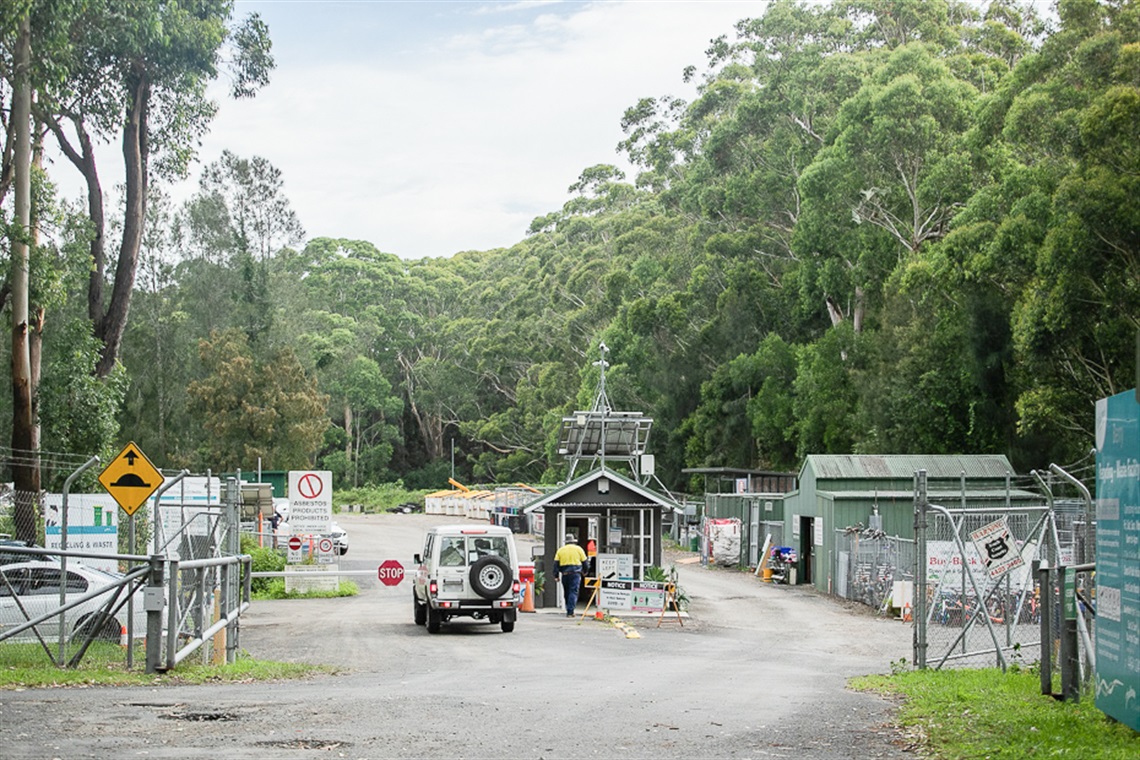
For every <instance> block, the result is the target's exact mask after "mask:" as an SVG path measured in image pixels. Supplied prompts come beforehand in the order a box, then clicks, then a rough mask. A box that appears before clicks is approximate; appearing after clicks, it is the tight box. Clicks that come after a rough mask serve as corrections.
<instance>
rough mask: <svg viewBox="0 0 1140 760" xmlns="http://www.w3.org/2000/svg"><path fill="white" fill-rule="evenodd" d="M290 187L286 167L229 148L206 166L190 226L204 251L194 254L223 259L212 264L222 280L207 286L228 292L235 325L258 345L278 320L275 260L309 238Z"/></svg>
mask: <svg viewBox="0 0 1140 760" xmlns="http://www.w3.org/2000/svg"><path fill="white" fill-rule="evenodd" d="M284 188H285V182H284V179H283V177H282V175H281V171H280V170H279V169H277V167H275V166H273V165H272V164H271V163H270V162H269V161H267V160H266V159H264V158H262V157H260V156H254V157H253V158H251V159H245V158H240V157H238V156H236V155H234V154H233V153H231V152H230V151H228V150H227V151H223V152H222V156H221V158H219V159H218V160H217V161H215V162H213V163H211V164H210V165H208V166H207V167H206V168H205V169H203V171H202V175H201V179H200V182H199V189H198V193H197V194H196V195H195V197H194V198H193V199H191V201H190V204H191V208H190V209H189V211H190V216H189V219H190V222H191V223H190V230H191V232H192V234H193V235H194V238H195V242H196V246H195V248H196V249H197V251H198V253H197V254H196V255H195V256H194V258H195V259H196V260H197V262H198V263H199V264H200V265H202V264H204V265H205V266H206V267H209V263H208V262H209V261H211V260H214V261H217V260H218V259H221V261H220V262H219V263H220V266H218V267H212V268H213V269H214V271H215V276H217V275H221V276H222V278H223V279H222V282H220V283H218V282H207V283H201V285H204V286H205V287H211V286H213V287H214V288H218V289H220V290H221V291H222V292H224V293H226V294H228V296H229V298H230V301H231V303H230V304H229V305H228V306H229V308H228V312H229V314H231V315H232V318H233V320H234V324H235V325H236V326H240V327H241V329H243V330H245V332H246V335H248V336H249V338H250V340H251V341H252V342H254V343H256V342H257V341H258V340H259V339H261V338H262V337H263V336H264V335H265V334H266V332H267V331H268V330H269V329H270V327H271V322H272V319H273V313H274V309H273V305H272V301H271V295H270V270H271V259H272V257H273V256H274V255H275V254H277V253H279V252H280V251H281V250H282V249H283V248H286V247H289V246H294V245H297V244H299V243H300V242H302V240H303V239H304V236H305V230H304V227H303V226H302V225H301V222H300V219H298V217H297V214H296V213H295V212H294V211H293V209H292V207H291V206H290V203H289V199H288V197H286V195H285V192H284ZM195 222H197V224H195ZM203 222H205V224H203ZM203 258H205V261H203ZM211 279H213V278H211ZM219 286H220V287H219Z"/></svg>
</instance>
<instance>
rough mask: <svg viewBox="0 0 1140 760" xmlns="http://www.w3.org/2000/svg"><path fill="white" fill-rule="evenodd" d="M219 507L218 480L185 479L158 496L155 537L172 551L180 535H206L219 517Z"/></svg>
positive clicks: (220, 489) (202, 477) (177, 543)
mask: <svg viewBox="0 0 1140 760" xmlns="http://www.w3.org/2000/svg"><path fill="white" fill-rule="evenodd" d="M152 501H153V499H152ZM221 506H222V481H221V478H216V477H205V476H201V475H194V476H187V477H185V478H183V479H182V480H180V481H178V482H177V483H175V484H174V485H173V486H172V487H170V488H169V489H167V490H166V491H164V492H163V493H162V498H161V499H160V500H159V502H158V523H159V530H158V531H156V533H155V538H161V540H162V542H163V544H168V545H169V548H170V549H176V548H177V547H178V545H179V541H178V540H177V539H176V538H175V537H176V536H178V534H179V533H180V532H181V533H183V534H185V535H189V536H208V535H210V532H211V529H212V528H213V525H214V522H215V521H216V520H217V519H218V517H219V516H220V515H221ZM171 539H175V540H173V541H171Z"/></svg>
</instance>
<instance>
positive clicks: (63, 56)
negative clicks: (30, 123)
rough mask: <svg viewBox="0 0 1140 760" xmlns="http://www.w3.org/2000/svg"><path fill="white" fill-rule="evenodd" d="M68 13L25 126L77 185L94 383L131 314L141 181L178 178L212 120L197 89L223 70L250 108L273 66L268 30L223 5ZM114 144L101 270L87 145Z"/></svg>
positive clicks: (100, 213) (153, 1)
mask: <svg viewBox="0 0 1140 760" xmlns="http://www.w3.org/2000/svg"><path fill="white" fill-rule="evenodd" d="M49 4H50V3H49ZM76 11H77V12H76V13H75V15H74V16H73V17H72V18H71V20H70V23H69V25H68V38H69V42H70V44H69V45H68V46H66V47H65V48H63V49H61V50H58V51H53V52H54V53H56V54H57V55H58V56H59V58H60V60H61V61H62V62H63V63H62V64H61V65H62V67H63V68H64V70H65V71H66V73H67V76H66V78H64V79H62V80H60V81H58V82H45V83H44V86H43V87H42V88H41V89H40V90H39V91H38V92H37V100H36V107H35V115H36V117H37V118H38V119H39V120H41V121H42V122H43V123H44V124H45V125H46V127H47V128H48V130H50V132H51V133H52V134H53V135H54V137H55V139H56V143H57V145H58V147H59V149H60V151H61V152H62V153H63V155H64V156H65V157H66V158H67V160H68V161H70V162H71V163H72V164H73V165H74V167H75V168H76V169H77V170H78V171H79V173H80V174H81V176H82V177H83V179H84V181H85V183H86V185H87V207H88V214H89V216H90V221H91V225H92V237H91V244H90V250H91V260H92V268H91V276H90V280H89V284H88V291H87V301H88V317H89V319H90V321H91V324H92V327H93V330H94V333H95V335H96V337H98V338H99V340H100V341H101V342H102V344H103V349H102V352H101V356H100V361H99V364H98V365H97V367H96V373H97V375H98V376H100V377H105V376H107V374H108V373H109V372H110V371H111V369H112V368H113V367H114V364H115V361H116V360H117V359H118V356H119V352H120V343H121V339H122V336H123V331H124V329H125V326H126V322H127V315H128V313H129V310H130V300H131V296H132V292H133V289H134V280H135V274H136V269H137V264H138V255H139V248H140V246H141V244H142V237H143V229H144V224H145V217H146V207H147V190H148V187H149V184H150V181H151V175H152V173H154V172H157V173H158V174H159V175H163V176H172V177H178V176H182V175H184V173H185V171H186V167H187V164H188V162H189V161H190V160H191V158H192V157H193V146H194V145H195V144H196V143H197V138H198V137H199V136H200V135H201V134H202V133H203V132H204V131H205V130H206V129H207V128H208V125H209V122H210V120H211V118H212V117H213V115H214V113H215V111H216V105H215V104H214V103H213V102H211V101H210V100H208V98H207V97H206V86H207V85H208V84H209V83H210V82H211V81H213V80H215V79H216V78H217V77H218V76H219V73H220V68H221V66H222V65H225V66H226V68H227V69H228V70H229V72H230V74H231V76H232V82H233V84H232V88H231V94H232V95H234V96H235V97H249V96H252V95H253V94H254V93H255V92H256V91H257V89H258V88H259V87H261V86H262V85H264V84H265V83H266V82H267V81H268V74H269V71H270V70H271V69H272V67H273V60H272V58H271V56H270V54H269V48H270V42H269V36H268V29H267V28H266V26H265V24H264V23H263V22H262V21H261V20H260V18H259V17H257V16H256V14H255V15H252V16H250V17H249V18H248V19H246V20H245V21H244V22H242V23H241V24H240V25H236V26H231V25H230V22H231V19H232V15H233V2H232V0H206V2H189V1H188V0H180V1H176V2H160V1H159V0H87V1H86V2H83V3H80V4H77V7H76ZM116 135H117V136H118V137H119V140H120V143H121V146H122V161H123V172H124V173H123V184H124V204H123V217H122V225H121V230H122V234H121V237H120V238H119V241H118V243H117V253H116V255H115V257H114V259H113V260H108V255H107V240H106V234H107V232H106V226H107V213H106V209H105V200H104V191H103V185H102V180H101V178H100V174H99V162H98V156H97V151H96V145H97V144H98V143H99V142H101V141H103V140H108V139H110V138H111V137H112V136H116ZM108 278H111V291H110V293H109V294H107V293H106V282H107V279H108Z"/></svg>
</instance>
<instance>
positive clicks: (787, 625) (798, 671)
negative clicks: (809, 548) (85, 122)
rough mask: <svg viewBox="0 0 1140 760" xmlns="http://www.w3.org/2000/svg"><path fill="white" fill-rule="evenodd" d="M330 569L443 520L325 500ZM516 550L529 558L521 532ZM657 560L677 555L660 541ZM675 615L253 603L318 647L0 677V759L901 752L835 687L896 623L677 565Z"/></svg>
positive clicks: (397, 600) (405, 554) (868, 658)
mask: <svg viewBox="0 0 1140 760" xmlns="http://www.w3.org/2000/svg"><path fill="white" fill-rule="evenodd" d="M337 520H338V522H339V523H340V524H341V525H342V526H343V527H344V528H345V529H346V530H348V532H349V535H350V542H351V544H350V549H349V553H348V554H347V555H345V556H344V557H343V558H342V561H341V563H340V564H341V567H342V568H345V569H365V570H371V571H373V573H374V572H375V568H376V567H377V565H378V564H379V563H380V561H382V560H384V559H389V558H396V559H400V560H401V561H402V562H403V563H404V564H405V566H406V567H407V566H409V565H410V564H411V555H412V554H413V553H414V552H416V551H418V549H419V548H420V542H421V541H422V537H423V531H424V529H425V528H426V527H427V526H429V525H431V524H436V523H441V522H455V521H456V519H455V518H441V517H434V516H426V515H360V514H341V515H339V516H338V517H337ZM523 543H524V547H523V549H522V553H523V554H524V555H526V556H529V549H528V548H527V547H526V546H525V544H526V543H527V542H526V541H523ZM670 558H671V559H673V560H677V559H685V558H686V556H685V555H683V554H678V555H675V556H671V557H670ZM677 568H678V570H679V572H680V582H681V585H682V586H683V587H684V589H685V591H686V592H687V594H688V596H689V597H690V598H691V600H692V603H691V607H690V610H689V617H688V618H687V619H686V620H685V621H684V625H683V626H681V625H679V624H677V623H669V624H664V625H662V626H661V627H657V625H656V624H657V619H656V618H655V617H628V618H625V619H623V620H622V621H621V623H622V624H621V625H615V624H613V623H612V622H602V621H596V620H593V619H588V620H585V621H583V620H580V619H577V618H576V619H574V620H572V621H571V620H567V619H566V618H565V617H563V616H562V615H561V614H559V612H558V611H557V610H539V611H537V612H536V613H533V614H523V615H520V619H519V622H518V625H517V627H516V628H515V631H514V632H513V633H510V634H504V633H502V632H500V631H499V628H498V626H492V625H490V624H488V623H484V622H475V621H470V620H462V621H459V622H456V623H454V624H451V625H445V626H444V629H443V631H442V632H441V633H440V634H437V635H434V636H433V635H430V634H428V633H427V632H426V630H425V629H424V628H423V627H421V626H416V625H414V624H413V622H412V604H411V590H410V585H409V580H405V581H404V583H403V584H401V585H399V586H397V587H394V588H389V587H386V586H382V585H381V584H379V583H378V582H377V581H375V580H374V578H375V576H374V575H372V576H371V577H356V578H354V580H356V581H357V583H358V584H359V585H360V586H361V594H360V595H359V596H357V597H353V598H348V599H319V600H310V601H272V602H255V603H254V605H253V607H252V609H251V610H250V611H249V612H248V613H247V614H246V615H245V616H243V618H242V628H241V638H240V645H241V647H242V648H243V649H245V650H246V651H248V652H249V653H250V654H251V655H252V656H253V657H256V658H258V659H267V660H281V661H303V662H314V663H325V664H329V665H332V666H335V667H336V668H337V672H336V673H335V674H333V675H328V676H319V677H314V678H311V679H308V680H303V681H281V682H273V683H265V682H258V683H240V684H225V685H222V684H216V685H202V686H156V687H148V688H139V687H132V688H70V689H31V690H24V691H0V755H2V756H3V757H4V758H10V759H12V760H15V758H37V759H38V758H64V759H69V758H86V757H93V758H106V757H113V756H114V757H146V758H218V757H224V758H227V759H242V758H316V757H321V758H326V757H334V758H516V757H517V758H577V759H579V760H581V758H588V757H615V756H616V757H623V758H650V757H652V758H662V759H664V758H694V757H700V758H807V759H815V758H819V759H823V758H853V757H858V758H905V757H911V756H912V755H910V754H909V753H907V752H906V751H905V750H904V747H903V744H904V742H903V741H902V740H901V739H900V737H898V736H897V735H896V733H895V732H894V731H893V730H892V729H891V728H890V724H889V722H890V719H891V714H892V709H893V706H892V705H891V704H890V703H888V702H887V701H885V700H883V699H881V698H879V697H876V696H874V695H869V694H862V693H856V692H853V691H850V690H848V689H847V688H846V687H845V683H846V679H847V678H848V677H849V676H853V675H859V674H865V673H874V672H888V671H889V669H890V663H891V662H892V661H897V660H898V659H900V658H907V657H909V654H910V636H911V634H910V628H909V626H905V625H903V624H902V623H899V622H897V621H892V620H883V619H879V618H876V617H874V616H873V615H871V614H869V613H867V612H864V611H863V610H864V608H861V607H858V606H849V605H843V604H840V603H838V602H836V601H834V600H832V599H829V598H827V597H824V596H821V595H818V594H816V593H814V592H811V591H807V590H804V589H802V588H789V587H785V586H771V585H767V584H764V583H762V582H761V581H759V580H758V579H756V578H754V577H753V576H752V575H750V574H748V573H739V572H736V571H733V570H725V569H718V568H704V567H701V566H700V565H699V564H687V563H681V564H677Z"/></svg>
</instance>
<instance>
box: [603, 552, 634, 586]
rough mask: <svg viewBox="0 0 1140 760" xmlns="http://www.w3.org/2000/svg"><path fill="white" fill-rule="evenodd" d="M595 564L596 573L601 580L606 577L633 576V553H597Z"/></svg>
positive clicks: (627, 577) (626, 577)
mask: <svg viewBox="0 0 1140 760" xmlns="http://www.w3.org/2000/svg"><path fill="white" fill-rule="evenodd" d="M597 559H598V565H597V570H598V572H597V575H598V577H599V578H602V579H603V580H604V579H606V578H615V579H616V578H625V579H629V578H632V577H633V555H632V554H599V555H598V557H597Z"/></svg>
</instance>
